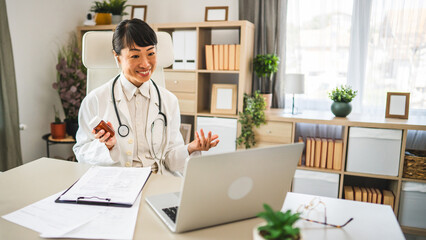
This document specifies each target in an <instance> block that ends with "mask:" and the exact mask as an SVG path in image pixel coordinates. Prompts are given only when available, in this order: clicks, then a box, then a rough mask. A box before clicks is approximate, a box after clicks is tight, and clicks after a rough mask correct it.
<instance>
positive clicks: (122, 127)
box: [118, 125, 130, 137]
mask: <svg viewBox="0 0 426 240" xmlns="http://www.w3.org/2000/svg"><path fill="white" fill-rule="evenodd" d="M129 132H130V130H129V127H128V126H126V125H120V126H119V127H118V134H119V135H120V136H121V137H127V135H129Z"/></svg>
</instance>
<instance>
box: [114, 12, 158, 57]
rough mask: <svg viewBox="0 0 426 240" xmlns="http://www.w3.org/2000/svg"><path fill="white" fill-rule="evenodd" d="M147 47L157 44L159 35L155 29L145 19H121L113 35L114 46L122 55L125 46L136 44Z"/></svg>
mask: <svg viewBox="0 0 426 240" xmlns="http://www.w3.org/2000/svg"><path fill="white" fill-rule="evenodd" d="M135 44H136V45H137V46H139V47H147V46H151V45H156V44H157V35H156V34H155V32H154V30H152V28H151V27H150V26H149V25H148V24H147V23H146V22H144V21H142V20H140V19H137V18H133V19H130V20H123V21H121V22H120V23H119V24H118V26H117V28H115V31H114V35H113V37H112V48H113V49H114V51H115V52H116V53H117V54H118V55H120V53H121V50H122V49H123V48H126V47H128V48H130V47H133V46H134V45H135Z"/></svg>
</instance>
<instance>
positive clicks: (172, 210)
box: [162, 206, 178, 223]
mask: <svg viewBox="0 0 426 240" xmlns="http://www.w3.org/2000/svg"><path fill="white" fill-rule="evenodd" d="M162 210H163V211H164V212H165V213H166V214H167V216H169V218H170V219H171V220H172V221H173V222H174V223H176V214H177V210H178V207H177V206H176V207H169V208H163V209H162Z"/></svg>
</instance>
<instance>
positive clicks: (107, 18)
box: [95, 13, 112, 25]
mask: <svg viewBox="0 0 426 240" xmlns="http://www.w3.org/2000/svg"><path fill="white" fill-rule="evenodd" d="M111 18H112V16H111V13H96V15H95V22H96V25H108V24H111V22H112V20H111Z"/></svg>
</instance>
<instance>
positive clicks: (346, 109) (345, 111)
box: [331, 102, 352, 117]
mask: <svg viewBox="0 0 426 240" xmlns="http://www.w3.org/2000/svg"><path fill="white" fill-rule="evenodd" d="M351 111H352V105H351V104H350V103H345V102H333V104H331V112H332V113H333V114H334V115H335V116H336V117H346V116H348V115H349V113H351Z"/></svg>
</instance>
